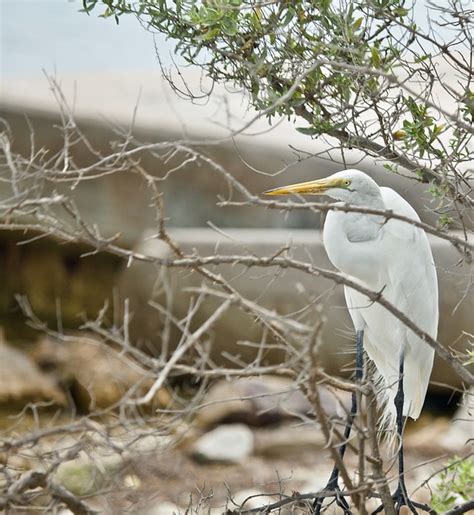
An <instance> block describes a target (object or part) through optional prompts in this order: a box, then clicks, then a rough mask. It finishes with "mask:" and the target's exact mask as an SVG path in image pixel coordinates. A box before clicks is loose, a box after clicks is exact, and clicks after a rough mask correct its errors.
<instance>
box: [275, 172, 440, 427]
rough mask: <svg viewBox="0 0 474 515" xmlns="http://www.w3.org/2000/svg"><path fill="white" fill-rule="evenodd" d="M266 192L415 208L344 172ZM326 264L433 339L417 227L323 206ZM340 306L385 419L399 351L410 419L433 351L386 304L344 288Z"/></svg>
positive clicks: (431, 270) (432, 299)
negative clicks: (356, 336)
mask: <svg viewBox="0 0 474 515" xmlns="http://www.w3.org/2000/svg"><path fill="white" fill-rule="evenodd" d="M268 193H269V194H277V195H278V194H288V193H302V194H313V195H314V194H324V195H327V196H329V197H331V198H334V199H336V200H340V201H343V203H348V204H351V205H355V206H358V207H366V208H371V209H378V210H382V211H385V210H390V211H393V212H394V213H397V214H400V215H404V216H406V217H408V218H410V219H413V220H419V217H418V215H417V213H416V211H415V210H414V209H413V208H412V207H411V206H410V204H409V203H408V202H407V201H406V200H405V199H403V198H402V197H401V196H400V195H399V194H398V193H396V192H395V191H394V190H392V189H390V188H383V187H382V188H381V187H379V186H378V184H377V183H376V182H375V181H374V180H373V179H372V178H371V177H369V176H368V175H367V174H365V173H363V172H360V171H358V170H344V171H343V172H338V173H335V174H333V175H331V176H330V177H328V178H327V179H322V180H318V181H310V182H307V183H300V184H296V185H291V186H287V187H285V188H277V189H276V190H271V191H270V192H268ZM323 239H324V246H325V248H326V252H327V254H328V257H329V259H330V260H331V262H332V264H333V265H334V266H335V267H336V268H337V269H338V270H339V271H340V272H342V273H343V274H344V275H346V276H347V277H348V278H350V279H352V280H354V281H356V282H359V283H360V284H361V285H363V286H365V287H367V288H368V289H370V290H372V291H375V292H382V295H383V296H384V298H385V299H386V300H387V301H388V302H390V303H391V304H392V305H393V306H395V307H396V308H398V309H399V310H400V311H402V312H403V313H404V314H406V315H407V316H408V317H409V318H410V319H411V320H412V322H414V323H415V324H416V325H417V326H418V327H419V328H420V329H422V330H423V331H425V332H426V333H428V334H429V335H430V336H432V337H433V338H436V335H437V328H438V282H437V277H436V269H435V265H434V261H433V255H432V253H431V248H430V245H429V242H428V238H427V236H426V234H425V232H424V231H423V230H422V229H420V228H419V227H416V226H414V225H412V224H410V223H407V222H404V221H400V220H395V219H386V218H385V217H383V216H377V215H370V214H363V213H354V212H343V211H329V213H328V215H327V217H326V222H325V225H324V232H323ZM344 293H345V297H346V302H347V307H348V309H349V312H350V315H351V318H352V321H353V323H354V327H355V329H356V331H359V330H363V331H364V348H365V350H366V352H367V354H368V356H369V358H370V359H371V360H372V361H373V362H374V364H375V367H376V370H377V372H378V374H379V376H380V380H379V381H377V386H378V387H379V392H380V397H381V398H382V399H383V400H384V401H385V402H384V405H385V418H386V419H387V421H388V419H391V418H394V417H392V416H393V415H395V405H394V402H393V400H394V397H395V395H396V392H397V387H398V375H399V359H400V356H401V353H402V352H403V353H404V364H405V371H404V383H403V385H404V393H405V401H404V406H403V414H404V415H406V416H410V417H411V418H415V419H416V418H417V417H418V416H419V414H420V411H421V408H422V406H423V402H424V399H425V395H426V390H427V387H428V382H429V377H430V374H431V369H432V366H433V357H434V351H433V349H432V348H431V347H430V346H429V345H428V344H427V343H425V342H423V341H421V339H420V338H419V337H418V336H416V335H415V334H414V333H413V331H411V330H410V329H408V328H407V327H406V326H405V325H404V324H403V322H401V321H400V320H398V319H397V318H396V317H395V316H394V315H392V314H391V313H390V312H389V311H388V310H387V309H385V308H384V307H383V306H381V305H380V304H378V303H376V302H372V301H370V300H369V299H368V298H367V297H366V296H365V295H363V294H362V293H360V292H358V291H356V290H354V289H351V288H348V287H345V288H344Z"/></svg>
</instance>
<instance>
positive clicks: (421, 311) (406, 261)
mask: <svg viewBox="0 0 474 515" xmlns="http://www.w3.org/2000/svg"><path fill="white" fill-rule="evenodd" d="M381 192H382V197H383V200H384V203H385V207H386V209H389V210H392V211H393V212H394V213H398V214H401V215H404V216H407V217H409V218H411V219H413V220H419V217H418V215H417V213H416V211H415V210H414V209H413V208H412V207H411V206H410V204H409V203H408V202H407V201H406V200H405V199H403V198H402V197H401V196H400V195H398V193H396V192H395V191H393V190H392V189H390V188H381ZM383 242H384V251H385V256H386V266H387V279H388V281H389V283H390V284H388V285H387V300H389V301H390V302H391V303H392V304H393V305H394V306H396V307H397V308H398V309H400V310H401V311H402V312H403V313H405V314H406V315H407V316H408V317H409V318H410V319H411V320H412V321H413V322H414V323H415V324H416V325H417V326H418V327H419V328H421V329H422V330H424V331H425V332H427V333H428V334H429V335H430V336H432V337H434V338H436V335H437V328H438V281H437V277H436V269H435V266H434V261H433V255H432V252H431V247H430V245H429V241H428V238H427V236H426V233H425V232H424V231H423V230H422V229H420V228H418V227H416V226H414V225H412V224H409V223H406V222H402V221H400V220H394V219H392V220H389V221H388V222H387V224H386V225H385V227H384V233H383ZM401 332H402V333H404V334H405V335H406V336H405V338H406V342H405V344H406V346H405V380H404V387H405V392H406V397H405V398H406V404H405V406H406V407H407V412H406V414H408V415H410V416H412V417H413V418H417V416H418V414H419V412H420V410H421V408H422V405H423V401H424V398H425V395H426V390H427V387H428V381H429V377H430V373H431V368H432V363H433V357H434V351H433V349H432V348H431V347H429V346H428V345H427V344H426V343H424V342H423V341H421V339H420V338H418V337H417V336H416V335H415V334H414V333H413V332H412V331H411V330H409V329H407V328H406V327H403V328H402V330H401Z"/></svg>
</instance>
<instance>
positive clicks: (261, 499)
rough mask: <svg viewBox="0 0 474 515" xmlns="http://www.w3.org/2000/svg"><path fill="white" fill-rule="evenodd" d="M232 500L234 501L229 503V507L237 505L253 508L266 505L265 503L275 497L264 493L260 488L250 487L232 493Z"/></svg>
mask: <svg viewBox="0 0 474 515" xmlns="http://www.w3.org/2000/svg"><path fill="white" fill-rule="evenodd" d="M232 501H233V502H232V503H229V504H230V506H229V508H231V507H236V508H242V509H245V510H251V509H253V508H259V507H260V506H265V504H267V503H269V502H273V501H274V499H272V498H271V497H269V496H268V495H262V492H261V491H260V490H255V489H248V490H241V491H240V492H237V493H236V494H235V495H232ZM244 503H245V504H244Z"/></svg>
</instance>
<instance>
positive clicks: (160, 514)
mask: <svg viewBox="0 0 474 515" xmlns="http://www.w3.org/2000/svg"><path fill="white" fill-rule="evenodd" d="M184 513H186V510H183V509H181V508H180V507H179V506H177V505H176V504H174V503H172V502H168V501H162V502H160V503H159V504H157V505H156V506H152V507H150V508H148V509H146V510H145V511H144V512H143V515H183V514H184Z"/></svg>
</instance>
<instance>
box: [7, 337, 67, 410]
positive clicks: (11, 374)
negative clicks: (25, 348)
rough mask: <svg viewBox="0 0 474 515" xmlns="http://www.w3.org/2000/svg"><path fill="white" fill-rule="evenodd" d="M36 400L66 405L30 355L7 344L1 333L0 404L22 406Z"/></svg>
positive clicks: (63, 397) (64, 398)
mask: <svg viewBox="0 0 474 515" xmlns="http://www.w3.org/2000/svg"><path fill="white" fill-rule="evenodd" d="M39 401H52V402H53V403H54V404H57V405H60V406H65V405H66V396H65V395H64V393H63V392H62V391H61V389H60V388H59V387H58V386H57V384H56V383H55V382H54V380H53V379H52V378H51V377H50V376H48V375H47V374H45V373H44V372H42V371H41V370H40V369H39V368H38V366H37V365H36V364H35V362H34V361H33V360H32V359H31V358H30V357H29V356H27V355H26V354H24V353H23V352H21V351H20V350H18V349H16V348H15V347H13V346H11V345H8V344H6V343H5V342H4V341H3V337H2V334H1V332H0V402H1V403H8V404H18V405H24V404H27V403H29V402H39Z"/></svg>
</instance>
